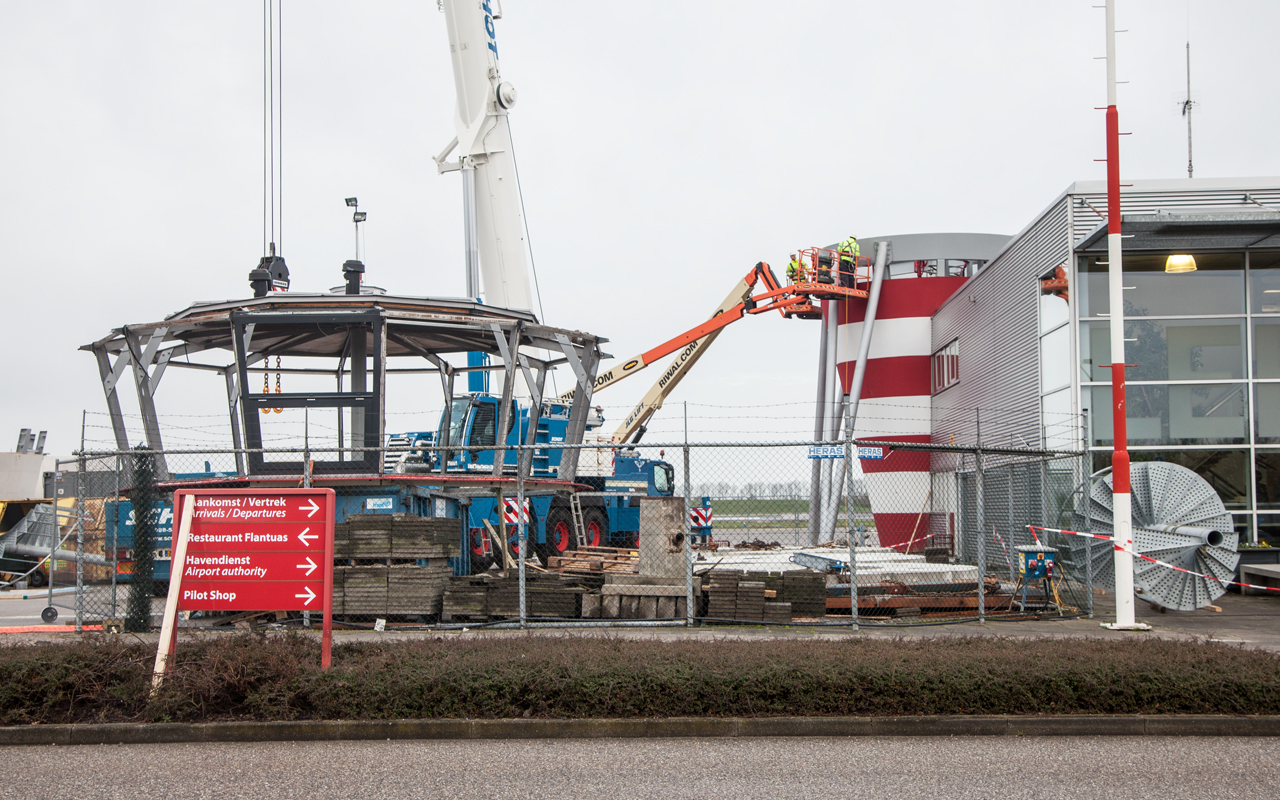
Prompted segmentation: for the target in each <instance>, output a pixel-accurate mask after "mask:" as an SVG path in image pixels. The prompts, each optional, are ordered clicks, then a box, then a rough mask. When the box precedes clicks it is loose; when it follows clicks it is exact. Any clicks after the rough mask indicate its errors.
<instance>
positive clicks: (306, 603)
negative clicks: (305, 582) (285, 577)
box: [294, 586, 316, 606]
mask: <svg viewBox="0 0 1280 800" xmlns="http://www.w3.org/2000/svg"><path fill="white" fill-rule="evenodd" d="M302 588H304V589H306V590H307V593H306V594H295V595H294V597H305V598H306V599H305V600H303V601H302V604H303V605H304V606H309V605H311V601H312V600H315V599H316V593H315V592H313V591H311V587H310V586H304V587H302Z"/></svg>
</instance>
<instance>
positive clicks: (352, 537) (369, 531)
mask: <svg viewBox="0 0 1280 800" xmlns="http://www.w3.org/2000/svg"><path fill="white" fill-rule="evenodd" d="M460 524H461V523H460V522H459V521H458V520H456V519H450V518H447V517H415V516H413V515H411V514H352V515H350V516H348V517H347V519H346V521H345V522H342V523H339V524H338V525H335V526H334V542H333V544H334V556H335V557H337V558H355V559H362V558H375V559H377V558H396V559H421V558H449V557H452V556H457V555H459V553H460V550H459V542H460V541H461V538H462V535H461V532H460V530H459V527H458V526H459V525H460Z"/></svg>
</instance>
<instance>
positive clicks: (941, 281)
mask: <svg viewBox="0 0 1280 800" xmlns="http://www.w3.org/2000/svg"><path fill="white" fill-rule="evenodd" d="M966 280H967V279H966V278H960V277H951V278H905V279H900V280H891V281H885V282H884V285H883V287H882V288H881V293H880V306H879V308H878V310H877V313H876V321H875V332H874V334H873V335H872V339H871V352H870V354H869V356H868V358H867V371H866V377H865V378H864V380H863V385H862V398H861V400H860V402H859V405H858V420H857V427H856V429H855V432H854V433H855V435H856V436H857V437H859V438H874V439H881V440H888V441H898V442H928V441H929V440H930V427H931V425H930V422H931V420H930V404H929V391H930V386H929V359H930V355H931V353H932V348H931V337H930V322H929V320H930V318H931V317H932V316H933V313H934V312H935V311H936V310H937V309H938V306H940V305H941V304H942V303H943V302H945V301H946V299H947V298H948V297H950V296H951V295H952V293H954V292H955V291H956V290H957V289H959V288H960V287H961V286H962V285H963V284H964V282H965V281H966ZM837 310H838V322H839V329H838V337H837V340H836V342H837V344H836V360H837V362H838V364H837V369H838V370H839V373H840V383H841V385H842V387H843V388H844V391H845V392H848V391H849V386H850V384H851V383H852V380H853V370H854V367H855V366H856V365H857V358H856V357H857V353H858V344H859V342H860V341H861V338H862V325H863V320H864V319H865V317H866V301H864V300H853V301H847V302H844V303H841V304H840V305H839V306H838V309H837ZM861 464H862V471H863V475H864V479H865V481H866V486H867V494H868V496H869V498H870V500H871V511H872V513H873V515H874V517H875V523H876V531H877V532H878V534H879V537H880V544H881V545H882V546H886V547H888V546H893V545H903V544H907V543H908V542H910V541H911V540H912V539H922V538H923V537H924V535H925V531H926V530H927V527H928V526H927V524H926V525H924V526H923V528H922V527H921V522H920V515H921V512H922V511H923V510H924V509H925V505H926V503H927V502H928V498H929V456H928V454H924V453H905V452H895V453H891V454H890V455H889V457H888V458H886V459H884V460H883V461H870V460H868V461H863V462H861Z"/></svg>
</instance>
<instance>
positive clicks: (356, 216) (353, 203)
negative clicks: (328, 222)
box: [346, 197, 369, 261]
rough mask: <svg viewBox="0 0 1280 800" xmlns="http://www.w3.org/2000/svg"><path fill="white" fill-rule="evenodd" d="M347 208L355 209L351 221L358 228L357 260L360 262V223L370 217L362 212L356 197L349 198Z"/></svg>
mask: <svg viewBox="0 0 1280 800" xmlns="http://www.w3.org/2000/svg"><path fill="white" fill-rule="evenodd" d="M346 203H347V208H354V209H355V213H353V214H352V215H351V221H352V222H353V223H354V224H355V226H356V260H357V261H359V260H360V223H361V222H364V221H365V220H366V219H368V217H369V215H368V214H367V213H365V212H364V211H361V210H360V201H359V200H357V199H356V198H354V197H348V198H347V200H346Z"/></svg>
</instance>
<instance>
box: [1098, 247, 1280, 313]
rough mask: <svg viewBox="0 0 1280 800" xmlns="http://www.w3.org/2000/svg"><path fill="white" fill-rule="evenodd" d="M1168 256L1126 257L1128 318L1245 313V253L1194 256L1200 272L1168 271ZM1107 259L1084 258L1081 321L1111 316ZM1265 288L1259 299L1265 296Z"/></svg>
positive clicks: (1125, 296) (1129, 255)
mask: <svg viewBox="0 0 1280 800" xmlns="http://www.w3.org/2000/svg"><path fill="white" fill-rule="evenodd" d="M1168 255H1169V254H1168V253H1159V254H1155V253H1133V254H1130V253H1125V255H1124V262H1123V266H1124V282H1125V286H1126V288H1127V291H1126V292H1125V295H1124V315H1125V317H1126V318H1129V317H1169V316H1177V317H1181V316H1217V315H1226V314H1243V313H1244V254H1243V253H1196V254H1195V257H1196V271H1195V272H1185V273H1167V272H1165V259H1166V258H1167V256H1168ZM1109 268H1110V265H1109V263H1108V261H1107V258H1106V256H1088V257H1086V258H1083V259H1081V262H1080V271H1081V272H1082V273H1084V274H1083V276H1082V278H1083V281H1082V282H1083V284H1084V287H1083V288H1084V292H1083V293H1082V294H1081V295H1080V316H1082V317H1105V316H1108V315H1109V314H1110V313H1111V306H1110V303H1111V295H1110V287H1109V286H1108V277H1107V270H1108V269H1109ZM1264 292H1265V289H1262V290H1257V289H1255V294H1260V296H1263V297H1276V296H1277V295H1274V294H1271V295H1267V294H1265V293H1264Z"/></svg>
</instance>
